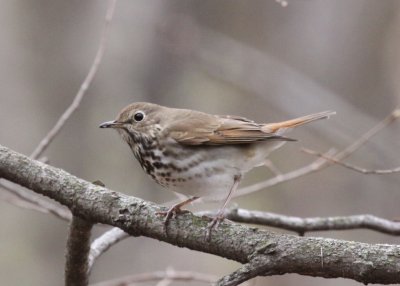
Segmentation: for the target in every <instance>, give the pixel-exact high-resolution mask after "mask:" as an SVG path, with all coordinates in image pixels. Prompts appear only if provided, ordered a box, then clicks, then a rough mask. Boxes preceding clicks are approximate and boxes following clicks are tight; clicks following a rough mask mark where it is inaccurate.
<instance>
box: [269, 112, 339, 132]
mask: <svg viewBox="0 0 400 286" xmlns="http://www.w3.org/2000/svg"><path fill="white" fill-rule="evenodd" d="M334 114H336V112H335V111H323V112H319V113H314V114H310V115H306V116H302V117H298V118H295V119H291V120H287V121H282V122H277V123H267V124H265V125H264V126H263V127H262V131H264V132H271V133H277V132H278V133H280V132H279V131H281V130H280V129H282V131H284V130H285V129H288V128H293V127H297V126H300V125H303V124H307V123H310V122H313V121H315V120H320V119H325V118H329V117H330V116H331V115H334Z"/></svg>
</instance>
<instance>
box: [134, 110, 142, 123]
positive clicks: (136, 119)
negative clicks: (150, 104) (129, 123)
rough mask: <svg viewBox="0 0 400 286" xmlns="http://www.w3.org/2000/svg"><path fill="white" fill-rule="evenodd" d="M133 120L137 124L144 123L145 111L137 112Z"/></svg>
mask: <svg viewBox="0 0 400 286" xmlns="http://www.w3.org/2000/svg"><path fill="white" fill-rule="evenodd" d="M133 119H134V120H135V121H136V122H139V121H142V120H143V119H144V112H143V111H137V112H136V113H135V115H133Z"/></svg>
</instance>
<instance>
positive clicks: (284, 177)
mask: <svg viewBox="0 0 400 286" xmlns="http://www.w3.org/2000/svg"><path fill="white" fill-rule="evenodd" d="M334 152H335V151H334V150H333V149H331V150H329V151H328V152H327V153H326V155H332V154H335V153H334ZM327 164H329V162H328V161H327V160H325V159H321V158H318V159H317V160H315V161H314V162H312V163H311V164H309V165H306V166H304V167H302V168H299V169H296V170H294V171H291V172H287V173H285V174H281V175H278V176H275V177H272V178H270V179H268V180H265V181H262V182H259V183H256V184H253V185H250V186H247V187H244V188H240V189H239V190H237V192H236V193H235V194H233V197H239V196H243V195H246V194H250V193H254V192H257V191H260V190H263V189H266V188H270V187H272V186H275V185H278V184H280V183H283V182H287V181H291V180H294V179H297V178H299V177H302V176H305V175H307V174H310V173H313V172H316V171H318V170H320V169H322V168H323V167H324V166H326V165H327Z"/></svg>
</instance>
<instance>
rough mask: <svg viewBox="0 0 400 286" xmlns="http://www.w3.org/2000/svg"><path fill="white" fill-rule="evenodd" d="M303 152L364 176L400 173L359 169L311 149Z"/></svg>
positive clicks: (396, 169)
mask: <svg viewBox="0 0 400 286" xmlns="http://www.w3.org/2000/svg"><path fill="white" fill-rule="evenodd" d="M301 150H302V151H303V152H305V153H307V154H310V155H315V156H318V157H320V158H323V159H326V160H328V161H330V162H332V163H335V164H337V165H340V166H342V167H345V168H347V169H350V170H353V171H356V172H359V173H362V174H366V175H369V174H375V175H387V174H394V173H399V172H400V167H396V168H392V169H383V170H379V169H377V170H368V169H365V168H361V167H358V166H354V165H351V164H349V163H345V162H342V161H339V160H337V159H335V158H332V157H330V156H327V155H324V154H322V153H320V152H316V151H314V150H311V149H307V148H302V149H301Z"/></svg>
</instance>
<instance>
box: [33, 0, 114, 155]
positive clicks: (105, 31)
mask: <svg viewBox="0 0 400 286" xmlns="http://www.w3.org/2000/svg"><path fill="white" fill-rule="evenodd" d="M115 4H116V0H109V4H108V8H107V13H106V17H105V24H104V28H103V31H102V36H101V38H100V44H99V47H98V50H97V53H96V56H95V57H94V61H93V63H92V66H91V67H90V69H89V72H88V74H87V75H86V78H85V79H84V81H83V82H82V84H81V86H80V88H79V90H78V93H77V94H76V95H75V98H74V100H73V101H72V103H71V105H70V106H69V107H68V108H67V109H66V110H65V111H64V113H63V114H62V115H61V117H60V118H59V119H58V121H57V123H56V124H55V125H54V126H53V128H52V129H51V130H50V131H49V132H48V133H47V135H46V136H45V137H44V138H43V139H42V141H40V143H39V145H38V146H37V147H36V148H35V150H34V151H33V152H32V154H31V155H30V157H31V158H33V159H37V158H38V157H39V156H40V155H42V153H43V152H44V151H45V150H46V149H47V147H48V146H49V144H50V143H51V142H52V141H53V140H54V138H55V137H56V135H57V134H58V133H59V132H60V130H61V129H62V128H63V127H64V125H65V123H66V121H67V120H68V119H69V118H70V117H71V115H72V114H73V113H74V112H75V110H76V109H77V108H78V107H79V105H80V103H81V101H82V98H83V97H84V96H85V94H86V91H87V90H88V88H89V86H90V84H91V83H92V81H93V78H94V76H95V75H96V73H97V71H98V69H99V66H100V63H101V61H102V59H103V55H104V50H105V46H106V42H107V35H108V30H109V27H110V23H111V20H112V17H113V14H114V9H115Z"/></svg>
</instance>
